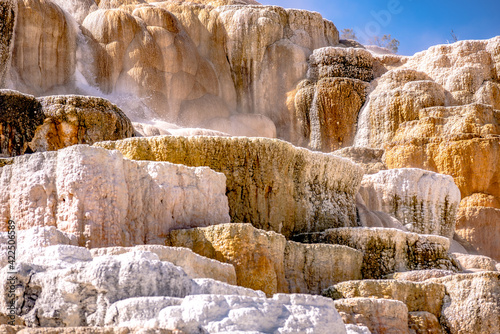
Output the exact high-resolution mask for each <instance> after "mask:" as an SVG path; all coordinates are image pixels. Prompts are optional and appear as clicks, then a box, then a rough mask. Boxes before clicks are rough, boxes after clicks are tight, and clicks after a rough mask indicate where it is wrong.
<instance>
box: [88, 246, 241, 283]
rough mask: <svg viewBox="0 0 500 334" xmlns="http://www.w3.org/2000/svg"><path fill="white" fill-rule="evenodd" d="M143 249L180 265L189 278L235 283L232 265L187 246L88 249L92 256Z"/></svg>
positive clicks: (161, 259) (162, 259)
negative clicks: (205, 255) (202, 254)
mask: <svg viewBox="0 0 500 334" xmlns="http://www.w3.org/2000/svg"><path fill="white" fill-rule="evenodd" d="M137 250H139V251H145V252H151V253H154V254H156V255H158V258H159V259H160V261H167V262H171V263H173V264H175V265H176V266H179V267H181V268H182V269H183V270H184V272H185V273H186V274H187V275H188V276H189V277H191V278H212V279H215V280H218V281H221V282H225V283H229V284H236V272H235V270H234V267H233V266H232V265H230V264H227V263H222V262H219V261H216V260H213V259H209V258H206V257H203V256H200V255H198V254H196V253H194V252H193V251H191V250H190V249H188V248H182V247H167V246H161V245H139V246H135V247H107V248H94V249H91V250H90V253H91V254H92V256H93V257H97V256H105V255H119V254H123V253H128V252H133V251H137Z"/></svg>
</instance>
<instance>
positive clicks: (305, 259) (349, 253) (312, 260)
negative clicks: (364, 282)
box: [285, 241, 363, 294]
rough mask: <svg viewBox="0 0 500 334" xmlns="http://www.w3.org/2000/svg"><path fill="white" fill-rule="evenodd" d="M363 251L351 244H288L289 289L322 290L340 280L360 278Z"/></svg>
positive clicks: (286, 252) (297, 290) (286, 274)
mask: <svg viewBox="0 0 500 334" xmlns="http://www.w3.org/2000/svg"><path fill="white" fill-rule="evenodd" d="M362 263H363V253H361V252H360V251H358V250H355V249H353V248H351V247H346V246H341V245H327V244H315V245H308V244H301V243H298V242H293V241H288V242H287V244H286V247H285V277H286V280H287V282H288V288H289V292H290V293H312V294H320V293H321V292H322V291H323V290H324V289H326V288H328V287H329V286H330V285H332V284H336V283H338V282H343V281H349V280H355V279H361V266H362Z"/></svg>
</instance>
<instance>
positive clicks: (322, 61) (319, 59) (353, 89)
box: [288, 47, 373, 152]
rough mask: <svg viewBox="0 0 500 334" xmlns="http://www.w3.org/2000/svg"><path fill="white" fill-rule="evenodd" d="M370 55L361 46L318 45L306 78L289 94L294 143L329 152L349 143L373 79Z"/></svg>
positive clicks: (350, 143) (349, 144) (351, 140)
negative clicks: (369, 84) (294, 136)
mask: <svg viewBox="0 0 500 334" xmlns="http://www.w3.org/2000/svg"><path fill="white" fill-rule="evenodd" d="M372 63H373V58H372V57H371V54H370V53H369V52H368V51H365V50H362V49H342V48H332V47H329V48H322V49H317V50H315V51H314V52H313V54H312V55H311V57H310V60H309V72H308V78H307V79H306V80H304V81H302V82H300V83H299V84H298V86H297V88H296V89H295V91H293V92H291V93H290V94H289V97H288V100H289V103H288V105H289V108H290V112H291V113H292V114H293V115H294V119H295V122H296V130H295V131H296V138H294V139H292V141H293V142H294V143H297V144H298V145H302V146H309V147H310V148H312V149H313V150H318V151H323V152H332V151H335V150H337V149H339V148H342V147H346V146H351V145H352V143H353V141H354V133H355V125H356V121H357V117H358V112H359V110H360V109H361V107H362V106H363V104H364V103H365V99H366V90H367V88H368V84H367V83H366V82H364V81H370V80H371V79H373V71H372Z"/></svg>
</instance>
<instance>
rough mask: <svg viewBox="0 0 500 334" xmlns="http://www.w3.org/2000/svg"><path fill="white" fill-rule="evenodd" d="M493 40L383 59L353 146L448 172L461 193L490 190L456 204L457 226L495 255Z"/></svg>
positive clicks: (394, 163) (395, 164) (391, 161)
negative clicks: (390, 62)
mask: <svg viewBox="0 0 500 334" xmlns="http://www.w3.org/2000/svg"><path fill="white" fill-rule="evenodd" d="M499 45H500V37H495V38H493V39H490V40H485V41H461V42H458V43H454V44H451V45H439V46H435V47H431V48H430V49H429V50H427V51H424V52H420V53H418V54H416V55H415V56H413V57H410V58H404V59H403V58H401V59H400V61H398V62H396V63H395V64H396V65H397V66H396V67H397V68H396V69H394V68H393V69H390V66H388V67H387V69H389V71H387V69H386V71H387V72H386V73H385V74H383V75H382V76H381V77H380V78H378V79H376V80H375V81H374V83H372V86H373V88H374V90H373V92H371V93H370V96H369V102H368V103H367V105H366V106H365V107H364V108H363V110H362V112H361V114H360V117H359V122H358V130H357V135H356V139H355V144H356V145H357V146H369V147H378V148H383V147H384V148H386V154H385V162H386V164H387V166H388V167H389V168H391V169H392V168H402V167H413V168H422V169H426V170H430V171H434V172H438V173H442V174H447V175H451V176H453V178H454V180H455V183H456V184H457V186H458V187H459V189H460V191H461V195H462V198H463V199H465V198H467V197H469V196H483V197H488V196H492V197H494V202H495V203H496V204H491V205H478V204H475V205H471V204H470V203H467V204H464V205H461V210H460V211H461V213H459V218H458V220H457V234H458V235H459V236H461V237H462V238H463V239H464V240H466V241H468V242H469V243H471V244H472V245H473V247H474V248H476V250H479V251H480V252H481V253H483V254H486V255H488V256H490V257H493V258H495V259H500V257H499V256H500V255H499V250H498V249H497V248H496V246H495V245H496V244H497V243H495V242H494V240H496V239H497V238H498V233H500V232H499V230H498V226H495V224H494V223H493V222H495V221H496V220H498V219H499V217H500V216H499V215H498V214H497V212H496V211H495V209H500V205H499V204H498V199H499V196H500V195H499V194H498V189H500V188H499V187H498V184H499V180H498V176H499V175H500V173H499V171H498V168H496V166H498V163H497V161H498V159H499V157H498V152H499V150H498V148H499V147H500V146H499V139H498V136H499V135H500V131H499V129H500V128H499V124H500V123H499V118H498V117H499V116H498V110H499V109H500V108H499V106H500V102H499V101H500V100H499V97H500V95H499V94H498V92H499V86H498V67H499V66H500V65H499V64H500V61H499V56H498V55H499V52H498V50H499ZM377 59H379V57H377ZM380 60H381V61H382V63H384V64H385V63H387V62H386V60H387V59H386V60H383V59H380ZM452 157H453V158H452ZM477 175H481V177H477ZM466 208H467V209H466Z"/></svg>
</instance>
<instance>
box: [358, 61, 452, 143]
mask: <svg viewBox="0 0 500 334" xmlns="http://www.w3.org/2000/svg"><path fill="white" fill-rule="evenodd" d="M375 83H376V88H375V89H374V90H373V92H371V93H370V101H369V102H368V103H367V105H366V107H365V108H364V112H363V113H362V114H361V115H360V117H359V121H358V122H359V123H358V134H357V138H356V145H357V146H368V147H375V148H384V144H387V143H389V142H390V141H391V140H392V138H393V137H394V136H395V134H396V131H397V129H398V128H399V126H400V124H402V123H404V122H408V121H413V120H415V119H418V115H419V111H420V109H422V108H425V107H431V106H440V105H444V103H445V95H444V90H443V88H442V87H441V86H440V85H438V84H437V83H435V82H433V81H432V80H430V78H429V76H427V75H426V74H425V73H422V72H418V71H415V70H410V69H396V70H393V71H389V72H387V73H386V74H384V75H383V76H381V77H380V78H379V79H377V80H376V81H375Z"/></svg>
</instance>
